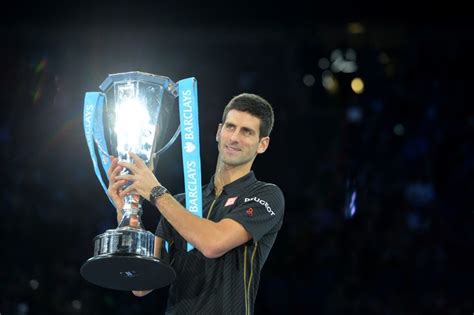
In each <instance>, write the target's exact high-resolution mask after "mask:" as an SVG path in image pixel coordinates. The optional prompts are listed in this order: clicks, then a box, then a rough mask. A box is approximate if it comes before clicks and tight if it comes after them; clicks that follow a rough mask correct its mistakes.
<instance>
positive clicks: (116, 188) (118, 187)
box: [110, 180, 127, 192]
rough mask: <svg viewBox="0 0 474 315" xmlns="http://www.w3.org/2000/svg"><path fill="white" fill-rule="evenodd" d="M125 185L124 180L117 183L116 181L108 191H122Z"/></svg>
mask: <svg viewBox="0 0 474 315" xmlns="http://www.w3.org/2000/svg"><path fill="white" fill-rule="evenodd" d="M126 183H127V181H126V180H119V181H116V182H115V183H114V184H113V185H112V186H110V190H111V191H118V192H120V191H122V189H121V188H122V186H123V185H125V184H126Z"/></svg>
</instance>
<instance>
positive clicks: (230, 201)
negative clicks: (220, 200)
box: [224, 197, 237, 207]
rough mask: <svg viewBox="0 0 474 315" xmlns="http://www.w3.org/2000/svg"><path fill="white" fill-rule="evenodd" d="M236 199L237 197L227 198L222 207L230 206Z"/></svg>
mask: <svg viewBox="0 0 474 315" xmlns="http://www.w3.org/2000/svg"><path fill="white" fill-rule="evenodd" d="M236 200H237V197H230V198H227V201H226V202H225V205H224V207H227V206H232V205H233V204H234V203H235V201H236Z"/></svg>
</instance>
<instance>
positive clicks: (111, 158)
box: [107, 156, 117, 178]
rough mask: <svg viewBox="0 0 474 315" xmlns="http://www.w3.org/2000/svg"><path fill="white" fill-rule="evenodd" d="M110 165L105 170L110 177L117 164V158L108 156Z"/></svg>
mask: <svg viewBox="0 0 474 315" xmlns="http://www.w3.org/2000/svg"><path fill="white" fill-rule="evenodd" d="M110 162H111V163H110V166H109V169H108V170H107V175H108V176H109V178H110V175H111V174H112V172H113V170H114V168H115V167H116V166H117V159H116V158H114V157H113V156H111V157H110Z"/></svg>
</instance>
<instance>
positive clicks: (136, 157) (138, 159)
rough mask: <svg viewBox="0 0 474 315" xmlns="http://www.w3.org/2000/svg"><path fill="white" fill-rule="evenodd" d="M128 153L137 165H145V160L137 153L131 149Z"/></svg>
mask: <svg viewBox="0 0 474 315" xmlns="http://www.w3.org/2000/svg"><path fill="white" fill-rule="evenodd" d="M128 153H129V154H130V156H131V157H132V159H133V160H134V161H135V164H136V165H138V166H139V167H146V165H145V162H144V161H143V160H142V159H141V158H140V157H139V156H138V155H136V154H135V153H133V152H132V151H129V152H128Z"/></svg>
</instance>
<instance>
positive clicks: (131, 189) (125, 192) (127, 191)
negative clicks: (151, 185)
mask: <svg viewBox="0 0 474 315" xmlns="http://www.w3.org/2000/svg"><path fill="white" fill-rule="evenodd" d="M136 193H137V192H136V191H135V187H134V186H133V185H130V186H128V187H127V188H125V189H124V190H123V191H122V192H121V193H120V197H125V196H127V195H129V194H136Z"/></svg>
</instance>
